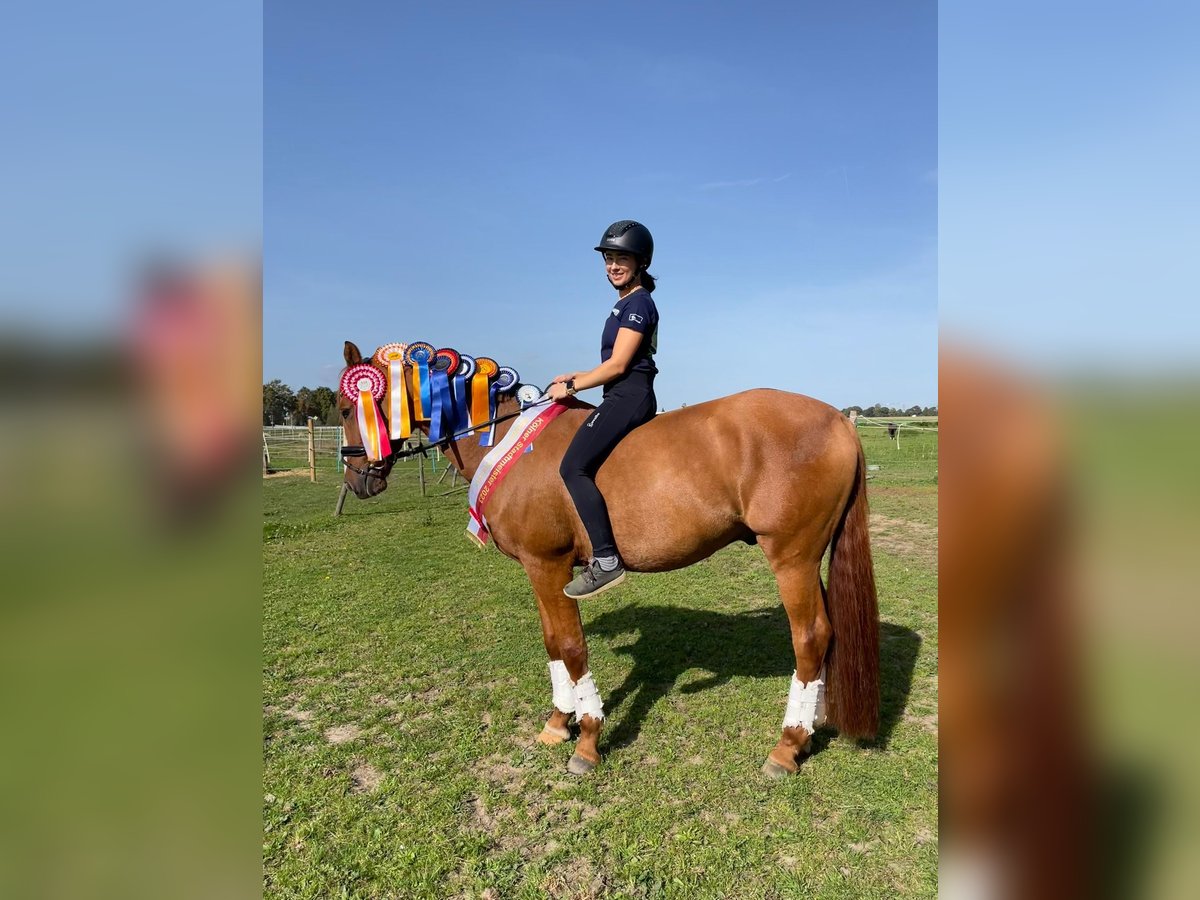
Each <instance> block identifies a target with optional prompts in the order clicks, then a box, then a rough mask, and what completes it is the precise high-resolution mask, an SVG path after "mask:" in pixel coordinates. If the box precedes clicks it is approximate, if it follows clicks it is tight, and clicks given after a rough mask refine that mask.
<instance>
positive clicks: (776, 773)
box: [762, 756, 797, 778]
mask: <svg viewBox="0 0 1200 900" xmlns="http://www.w3.org/2000/svg"><path fill="white" fill-rule="evenodd" d="M796 771H797V769H789V768H788V767H787V766H784V765H780V764H779V763H777V762H775V760H773V759H771V757H769V756H768V757H767V761H766V762H765V763H763V764H762V773H763V774H764V775H766V776H767V777H768V778H787V777H788V776H789V775H792V774H794V773H795V772H796Z"/></svg>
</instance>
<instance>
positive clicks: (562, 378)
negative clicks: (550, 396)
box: [550, 374, 575, 384]
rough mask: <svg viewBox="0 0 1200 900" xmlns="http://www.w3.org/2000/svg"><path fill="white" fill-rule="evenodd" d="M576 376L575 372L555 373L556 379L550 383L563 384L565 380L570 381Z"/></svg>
mask: <svg viewBox="0 0 1200 900" xmlns="http://www.w3.org/2000/svg"><path fill="white" fill-rule="evenodd" d="M574 377H575V376H574V375H573V374H569V375H555V376H554V380H553V381H552V382H550V383H551V384H562V383H563V382H565V381H570V380H571V379H572V378H574Z"/></svg>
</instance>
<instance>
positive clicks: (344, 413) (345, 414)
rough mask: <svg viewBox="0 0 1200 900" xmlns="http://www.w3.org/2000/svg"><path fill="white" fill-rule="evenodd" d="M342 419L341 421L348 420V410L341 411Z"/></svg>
mask: <svg viewBox="0 0 1200 900" xmlns="http://www.w3.org/2000/svg"><path fill="white" fill-rule="evenodd" d="M342 418H343V419H348V418H350V410H348V409H343V410H342Z"/></svg>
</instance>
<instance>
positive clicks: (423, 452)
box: [341, 397, 550, 478]
mask: <svg viewBox="0 0 1200 900" xmlns="http://www.w3.org/2000/svg"><path fill="white" fill-rule="evenodd" d="M549 399H550V398H549V397H542V398H541V399H540V400H535V401H534V402H533V403H530V404H529V405H528V406H526V407H524V408H523V409H518V410H517V411H516V412H514V413H508V414H507V415H503V416H497V417H496V418H494V419H489V420H488V421H486V422H481V423H480V424H479V425H475V426H473V427H471V428H468V429H466V430H465V431H460V432H458V433H457V434H451V435H447V436H446V437H444V438H441V439H440V440H438V441H435V442H434V443H432V444H426V445H424V446H418V447H417V448H416V449H413V450H393V451H392V452H391V453H389V454H388V455H387V456H385V457H383V459H377V460H373V461H369V462H368V463H367V467H366V468H365V469H360V468H359V467H358V466H356V465H354V464H353V463H352V462H350V460H349V459H347V457H350V458H356V457H359V456H366V455H367V451H366V448H364V447H363V446H362V445H361V444H347V445H346V446H344V447H342V451H341V453H342V462H343V463H344V464H345V466H346V468H347V469H349V470H350V471H352V472H356V473H358V474H359V475H361V476H363V477H364V478H366V477H368V476H371V475H373V476H375V477H376V478H383V477H384V469H386V468H388V467H389V466H391V465H393V464H395V462H396V461H397V460H401V459H408V458H409V457H412V456H424V457H425V458H426V459H428V458H429V451H430V450H438V449H442V450H444V449H445V448H446V447H448V446H449V445H450V442H451V441H453V440H454V439H455V438H460V437H463V436H464V435H468V434H471V433H472V432H474V431H478V430H480V429H482V428H485V427H486V426H488V425H495V424H497V423H498V422H507V421H508V420H509V419H515V418H516V417H517V416H519V415H520V414H521V413H523V412H524V411H525V410H526V409H529V408H530V407H531V406H537V405H539V404H541V403H546V402H547V401H548V400H549Z"/></svg>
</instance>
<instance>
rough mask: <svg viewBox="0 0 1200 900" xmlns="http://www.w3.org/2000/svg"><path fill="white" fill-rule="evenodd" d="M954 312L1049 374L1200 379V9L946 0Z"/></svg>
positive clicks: (993, 344) (943, 293) (949, 317)
mask: <svg viewBox="0 0 1200 900" xmlns="http://www.w3.org/2000/svg"><path fill="white" fill-rule="evenodd" d="M939 28H940V35H939V36H940V81H939V90H940V94H941V102H940V118H939V126H940V127H939V131H940V151H941V160H942V163H941V166H940V169H939V180H940V219H939V222H940V227H941V233H940V243H939V252H940V264H941V265H940V285H939V287H940V291H939V301H940V307H939V309H940V313H941V320H942V323H943V325H944V326H945V327H946V328H947V331H948V333H952V334H955V335H961V336H965V337H969V338H970V339H971V340H972V342H973V343H976V344H980V345H984V346H987V347H989V348H992V349H995V350H999V351H1001V352H1002V353H1003V354H1004V355H1005V356H1006V357H1007V358H1010V359H1016V360H1019V361H1022V362H1025V363H1027V364H1030V365H1032V366H1034V367H1036V368H1038V369H1044V370H1050V371H1054V370H1060V371H1071V370H1079V369H1083V370H1085V371H1089V370H1113V371H1122V372H1136V371H1147V370H1161V369H1163V368H1172V367H1178V366H1180V365H1183V366H1186V367H1188V368H1191V369H1193V370H1194V369H1195V366H1196V361H1197V359H1198V358H1200V357H1198V353H1197V349H1198V348H1200V315H1197V314H1196V311H1195V305H1196V299H1197V297H1198V296H1200V293H1198V291H1200V250H1198V248H1200V177H1197V174H1196V172H1197V160H1200V115H1197V109H1198V107H1197V100H1196V97H1197V87H1198V86H1200V55H1198V54H1197V53H1196V40H1195V39H1196V35H1197V34H1198V33H1200V6H1198V5H1197V4H1195V3H1194V2H1183V0H1151V2H1147V3H1142V4H1135V5H1129V6H1115V5H1114V6H1109V7H1104V8H1103V11H1102V12H1100V11H1098V8H1097V7H1096V6H1095V4H1090V3H1084V2H1081V0H1058V2H1055V3H1050V4H1047V3H1042V2H1032V0H1014V2H1010V3H1005V4H945V5H944V6H943V8H942V11H941V19H940V23H939Z"/></svg>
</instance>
